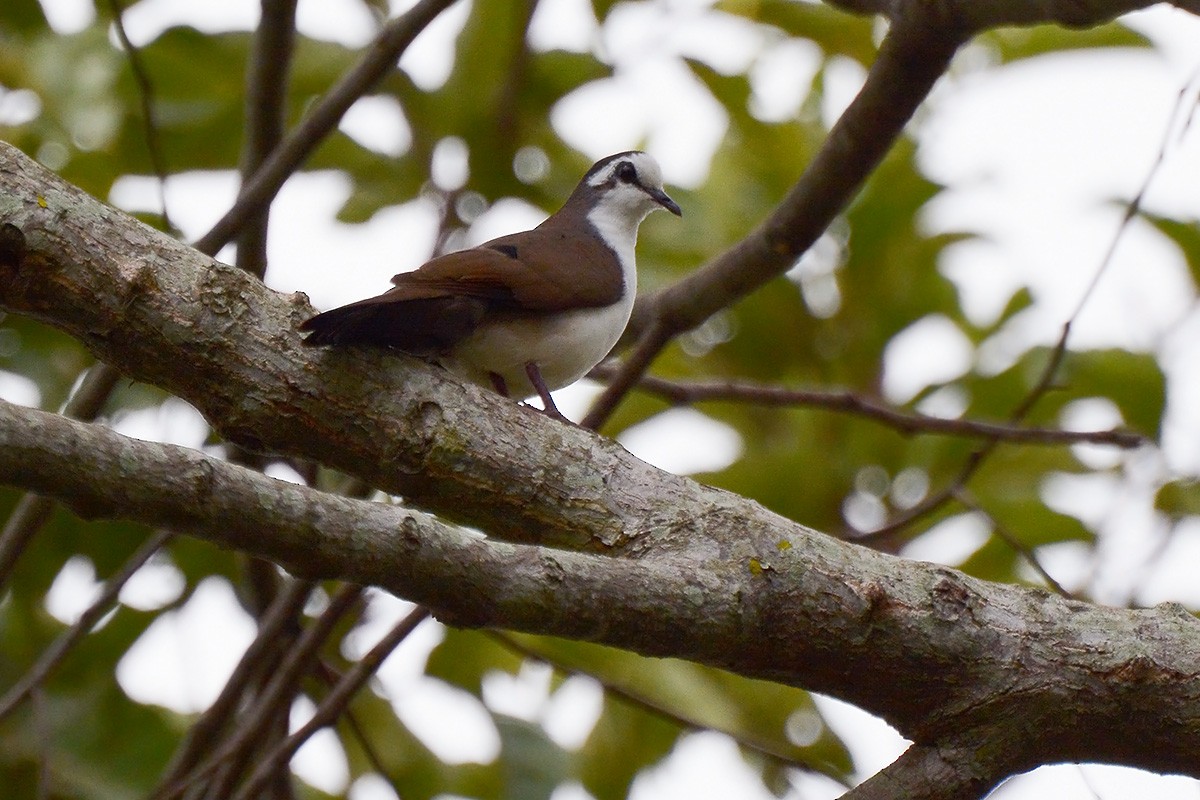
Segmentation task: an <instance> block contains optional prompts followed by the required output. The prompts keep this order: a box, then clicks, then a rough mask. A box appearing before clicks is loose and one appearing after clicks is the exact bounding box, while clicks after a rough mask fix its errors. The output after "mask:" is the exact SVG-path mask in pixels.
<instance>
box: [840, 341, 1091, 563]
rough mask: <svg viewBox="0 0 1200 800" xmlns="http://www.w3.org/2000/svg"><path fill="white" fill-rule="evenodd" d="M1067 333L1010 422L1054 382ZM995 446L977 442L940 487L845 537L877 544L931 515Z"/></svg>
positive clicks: (959, 488)
mask: <svg viewBox="0 0 1200 800" xmlns="http://www.w3.org/2000/svg"><path fill="white" fill-rule="evenodd" d="M1070 332H1071V323H1070V322H1067V324H1065V325H1063V330H1062V335H1061V336H1060V337H1059V339H1058V344H1056V345H1055V346H1054V349H1053V350H1051V351H1050V360H1049V361H1048V362H1046V366H1045V368H1043V369H1042V374H1041V377H1039V378H1038V382H1037V384H1036V385H1034V387H1033V388H1032V389H1031V390H1030V392H1029V394H1028V395H1026V396H1025V398H1024V399H1023V400H1022V401H1021V403H1020V404H1019V405H1018V406H1017V408H1016V410H1014V411H1013V413H1012V414H1011V415H1010V416H1009V421H1010V423H1012V424H1014V425H1015V424H1017V423H1019V422H1020V421H1021V420H1022V419H1024V418H1025V416H1026V415H1027V414H1028V413H1029V412H1030V411H1031V410H1032V409H1033V406H1034V404H1035V403H1036V402H1037V401H1038V400H1039V399H1041V397H1042V396H1043V395H1044V394H1045V393H1046V392H1048V391H1049V390H1050V387H1051V385H1052V384H1053V381H1054V376H1055V375H1057V374H1058V367H1059V365H1060V364H1062V360H1063V357H1064V356H1065V355H1066V352H1067V337H1068V335H1070ZM999 446H1000V441H999V440H996V439H993V440H991V441H989V442H986V443H985V444H983V445H980V446H979V447H978V448H977V449H975V450H974V451H972V452H971V454H970V455H969V456H967V459H966V461H964V462H963V465H962V468H961V469H959V471H958V474H957V475H955V476H954V478H953V479H951V481H950V482H949V483H948V484H946V485H945V486H944V487H942V489H941V490H939V491H937V492H935V493H934V494H931V495H929V496H928V497H926V498H925V499H924V500H922V501H921V502H920V503H917V504H916V505H915V506H913V507H912V508H910V509H908V510H907V511H905V512H904V513H903V514H901V515H900V516H899V517H896V518H895V519H893V520H892V521H891V522H889V523H887V524H886V525H884V526H883V527H881V528H876V529H875V530H873V531H870V532H869V533H865V534H861V535H858V536H848V537H847V538H850V539H852V540H853V541H855V542H857V543H858V544H864V545H871V546H877V545H878V544H879V543H880V542H882V541H884V540H886V539H887V538H888V537H890V536H891V535H892V534H894V533H897V532H898V531H900V530H902V529H904V528H906V527H908V526H909V525H911V524H912V523H913V522H915V521H916V520H918V519H921V518H922V517H925V516H927V515H928V514H932V513H933V512H934V511H936V510H937V509H939V508H941V507H942V506H943V505H945V504H946V503H947V502H949V501H950V500H953V499H954V498H955V496H956V495H957V494H958V493H959V492H961V491H962V490H963V489H965V488H966V486H967V484H968V483H969V482H970V480H971V478H973V477H974V476H975V473H976V472H978V471H979V469H980V467H982V466H983V464H984V462H986V461H987V459H988V457H989V456H991V454H992V453H994V452H995V451H996V448H997V447H999Z"/></svg>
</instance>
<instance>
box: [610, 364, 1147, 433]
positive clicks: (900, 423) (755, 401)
mask: <svg viewBox="0 0 1200 800" xmlns="http://www.w3.org/2000/svg"><path fill="white" fill-rule="evenodd" d="M615 374H616V370H613V369H612V368H610V367H608V366H604V365H602V366H600V367H597V368H596V369H594V370H592V376H593V377H598V378H600V379H605V378H608V377H610V376H612V375H615ZM637 388H638V389H640V390H642V391H645V392H648V393H649V394H653V395H656V396H658V397H661V398H663V399H664V400H666V401H667V402H668V403H671V404H672V405H676V406H683V405H695V404H696V403H704V402H712V401H727V402H735V403H746V404H749V405H759V406H774V407H787V408H790V407H807V408H824V409H829V410H831V411H843V412H846V413H849V414H858V415H861V416H864V417H867V418H868V419H872V420H874V421H876V422H878V423H879V424H881V425H886V426H887V427H889V428H893V429H895V430H898V431H900V432H901V433H905V434H910V435H911V434H941V435H945V436H961V437H964V438H974V439H989V440H993V441H1002V442H1017V443H1022V444H1044V445H1061V444H1082V443H1088V444H1107V445H1113V446H1115V447H1122V448H1131V447H1139V446H1141V445H1143V444H1145V443H1146V441H1147V440H1146V437H1145V436H1142V435H1141V434H1140V433H1136V432H1134V431H1122V430H1109V431H1067V430H1061V429H1058V428H1026V427H1021V426H1016V425H1011V424H1004V423H998V422H981V421H978V420H969V419H948V418H945V417H931V416H929V415H928V414H919V413H915V412H912V411H903V410H901V409H898V408H896V407H894V406H891V405H888V404H887V403H885V402H884V401H882V400H879V399H877V398H874V397H867V396H864V395H861V394H858V393H856V392H852V391H850V390H848V389H791V388H787V387H783V386H772V385H769V384H762V383H752V382H749V381H709V382H692V383H680V382H678V381H669V380H666V379H663V378H656V377H654V376H652V375H646V376H643V377H642V379H641V380H640V381H638V383H637Z"/></svg>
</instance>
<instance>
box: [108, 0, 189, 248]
mask: <svg viewBox="0 0 1200 800" xmlns="http://www.w3.org/2000/svg"><path fill="white" fill-rule="evenodd" d="M108 5H109V8H111V9H112V14H113V27H114V28H116V31H117V38H118V39H120V40H121V47H122V48H123V49H124V50H125V56H126V58H128V59H129V69H130V70H131V71H132V72H133V80H134V82H135V83H137V85H138V99H139V100H140V101H141V107H142V134H143V136H145V138H146V153H147V155H149V157H150V168H151V169H153V170H154V174H155V176H156V177H157V178H158V201H159V204H160V206H161V207H162V212H161V214H160V216H161V219H162V226H163V230H166V231H170V232H171V233H172V234H176V233H177V232H178V231H177V230H176V228H175V226H174V225H173V224H172V223H171V216H170V215H169V214H168V213H167V164H166V159H165V158H164V157H163V153H162V147H161V145H160V143H159V134H158V124H157V122H156V121H155V117H154V82H153V81H151V80H150V73H149V71H148V70H147V69H146V65H145V64H143V63H142V55H141V51H140V50H138V49H137V47H135V46H134V44H133V42H131V41H129V34H128V33H126V32H125V20H124V13H125V9H124V8H122V6H121V0H108Z"/></svg>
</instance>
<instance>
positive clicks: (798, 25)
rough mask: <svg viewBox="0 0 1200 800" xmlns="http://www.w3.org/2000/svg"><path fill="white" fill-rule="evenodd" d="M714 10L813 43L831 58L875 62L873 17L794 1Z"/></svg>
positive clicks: (740, 2) (746, 0)
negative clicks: (835, 56) (854, 14)
mask: <svg viewBox="0 0 1200 800" xmlns="http://www.w3.org/2000/svg"><path fill="white" fill-rule="evenodd" d="M715 7H716V9H717V10H719V11H724V12H726V13H729V14H736V15H738V16H741V17H746V18H748V19H752V20H756V21H758V22H762V23H764V24H767V25H772V26H774V27H777V28H780V29H781V30H783V31H784V32H785V33H787V34H789V35H791V36H796V37H799V38H803V39H811V40H812V41H814V42H816V43H817V44H818V45H820V46H821V49H823V50H824V51H825V52H826V54H828V55H844V56H849V57H850V58H853V59H854V60H855V61H857V62H858V63H860V64H863V65H869V64H871V63H872V62H873V61H874V60H875V53H876V51H877V48H876V45H875V40H874V21H873V20H872V18H871V17H867V16H853V15H850V14H847V13H845V12H843V11H839V10H837V9H835V8H833V7H831V6H828V5H823V4H820V3H801V2H794V1H793V0H721V2H718V3H717V4H716V6H715Z"/></svg>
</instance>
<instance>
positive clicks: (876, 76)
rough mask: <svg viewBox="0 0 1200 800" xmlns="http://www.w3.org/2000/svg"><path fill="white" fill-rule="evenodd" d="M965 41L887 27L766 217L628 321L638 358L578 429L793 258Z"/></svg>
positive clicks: (925, 26) (933, 29) (923, 28)
mask: <svg viewBox="0 0 1200 800" xmlns="http://www.w3.org/2000/svg"><path fill="white" fill-rule="evenodd" d="M914 5H918V6H919V5H921V4H914ZM966 39H967V36H966V34H965V33H964V32H962V31H960V30H958V29H955V28H952V27H949V26H947V27H941V28H939V27H938V26H937V25H936V24H934V22H933V21H931V20H926V19H923V18H919V17H914V18H913V19H911V20H904V21H901V22H898V23H896V24H895V25H893V28H892V30H891V31H890V32H889V33H888V35H887V37H886V38H885V39H884V41H883V45H882V46H881V47H880V50H879V56H878V58H876V60H875V63H874V64H873V65H872V66H871V70H870V73H869V74H868V75H867V80H866V83H864V84H863V88H862V91H860V92H859V93H858V96H857V97H855V98H854V101H853V102H852V103H851V104H850V106H849V107H848V108H847V109H846V111H845V113H843V114H842V117H841V119H839V120H838V121H837V124H836V125H834V126H833V129H832V130H831V131H830V132H829V137H828V138H827V139H826V140H825V143H824V144H823V145H822V146H821V149H820V151H819V152H818V153H817V155H816V157H815V158H814V159H813V160H812V163H810V164H809V165H808V168H807V169H805V171H804V174H803V175H801V176H800V180H799V181H798V182H797V183H796V185H795V186H794V187H793V188H792V190H791V191H790V192H789V193H788V195H787V196H786V197H785V198H784V199H783V201H782V202H781V203H780V204H779V206H778V207H777V208H776V209H775V211H774V212H773V213H772V214H771V216H770V217H768V218H767V219H766V220H765V221H764V222H763V223H762V224H761V225H760V226H759V227H758V228H757V229H755V230H754V231H753V232H752V233H750V235H749V236H747V237H746V238H744V239H742V240H741V241H739V242H738V243H737V244H735V245H734V246H733V247H731V248H730V249H729V250H726V251H725V252H724V253H721V254H720V255H719V256H717V257H716V258H714V259H713V260H712V261H710V262H709V263H708V264H706V265H705V266H704V267H702V268H701V269H699V270H697V271H696V272H693V273H692V274H690V275H688V276H687V277H686V278H684V279H682V280H681V281H679V282H678V283H676V284H674V285H672V286H670V287H668V288H666V289H664V290H663V291H661V292H659V293H658V294H656V295H653V296H651V297H648V298H646V299H645V300H644V301H643V302H642V303H641V304H640V307H639V309H638V313H637V316H635V318H634V320H633V323H632V325H633V331H634V335H637V332H638V330H639V321H640V330H641V333H640V335H638V345H637V348H636V351H635V353H636V357H635V358H632V359H629V360H628V361H627V362H626V363H625V365H624V366H623V368H622V369H621V371H620V373H619V374H618V375H617V376H616V378H614V380H613V381H612V382H611V383H610V384H609V385H608V387H607V388H606V389H605V390H604V392H603V393H602V394H601V395H600V397H599V398H598V399H597V400H596V402H595V404H594V405H593V406H592V409H591V410H590V411H589V412H588V415H587V417H586V418H585V419H584V421H583V425H584V426H585V427H589V428H593V429H598V428H599V427H600V426H601V425H603V424H604V421H605V420H607V419H608V417H609V416H610V415H611V414H612V412H613V411H614V410H615V408H616V406H617V403H619V402H620V400H621V398H622V397H624V395H625V394H626V393H627V392H628V391H629V389H631V388H632V387H633V385H634V384H635V383H637V380H638V378H640V377H641V376H642V374H644V372H645V370H646V368H647V367H648V366H649V365H650V363H651V362H652V361H653V360H654V358H655V357H656V356H657V355H658V353H659V352H661V351H662V349H663V347H665V346H666V345H667V343H668V342H670V341H671V339H673V338H674V337H676V336H678V335H679V334H681V333H683V332H685V331H687V330H690V329H691V328H694V327H696V326H697V325H699V324H700V323H702V322H704V320H706V319H708V318H709V317H710V316H712V315H713V314H715V313H716V312H717V311H719V310H720V309H722V308H725V307H726V306H729V305H732V304H733V303H735V302H737V301H738V300H740V299H742V298H743V297H745V296H746V295H748V294H750V293H751V292H753V291H754V290H756V289H758V288H760V287H761V286H763V285H764V284H765V283H767V282H768V281H770V280H771V279H773V278H776V277H778V276H779V275H782V274H783V273H784V272H786V271H787V270H788V269H789V268H791V267H792V265H793V264H795V262H796V259H797V258H799V257H800V256H801V255H803V253H804V251H806V250H807V249H808V248H809V247H810V246H811V245H812V243H813V242H815V241H816V240H817V238H818V237H820V235H821V234H822V233H823V232H824V231H825V229H826V228H827V227H828V226H829V224H830V223H831V222H832V221H833V219H834V218H835V217H836V216H837V215H838V214H840V213H841V212H842V210H843V209H844V208H845V207H846V205H847V204H848V203H849V202H850V200H851V199H852V198H853V197H854V195H855V193H857V192H858V189H859V187H860V186H862V184H863V182H864V181H865V180H866V179H867V176H868V175H870V174H871V172H873V171H874V169H875V167H876V166H878V165H879V162H880V161H882V160H883V157H884V156H885V155H886V154H887V151H888V150H889V149H891V146H892V143H893V142H894V141H895V140H896V138H897V137H899V136H900V133H901V132H902V131H903V130H904V126H905V124H907V122H908V120H909V119H910V118H911V117H912V114H913V112H915V111H916V109H917V107H918V106H919V105H920V104H921V102H922V101H923V100H924V99H925V97H926V95H928V94H929V91H930V89H932V88H933V84H934V82H935V81H937V79H938V77H939V76H941V74H942V73H943V72H944V71H945V70H946V68H947V67H948V66H949V64H950V59H951V58H953V56H954V53H955V52H956V51H957V50H958V48H959V46H960V45H961V44H962V43H963V42H965V41H966Z"/></svg>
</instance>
